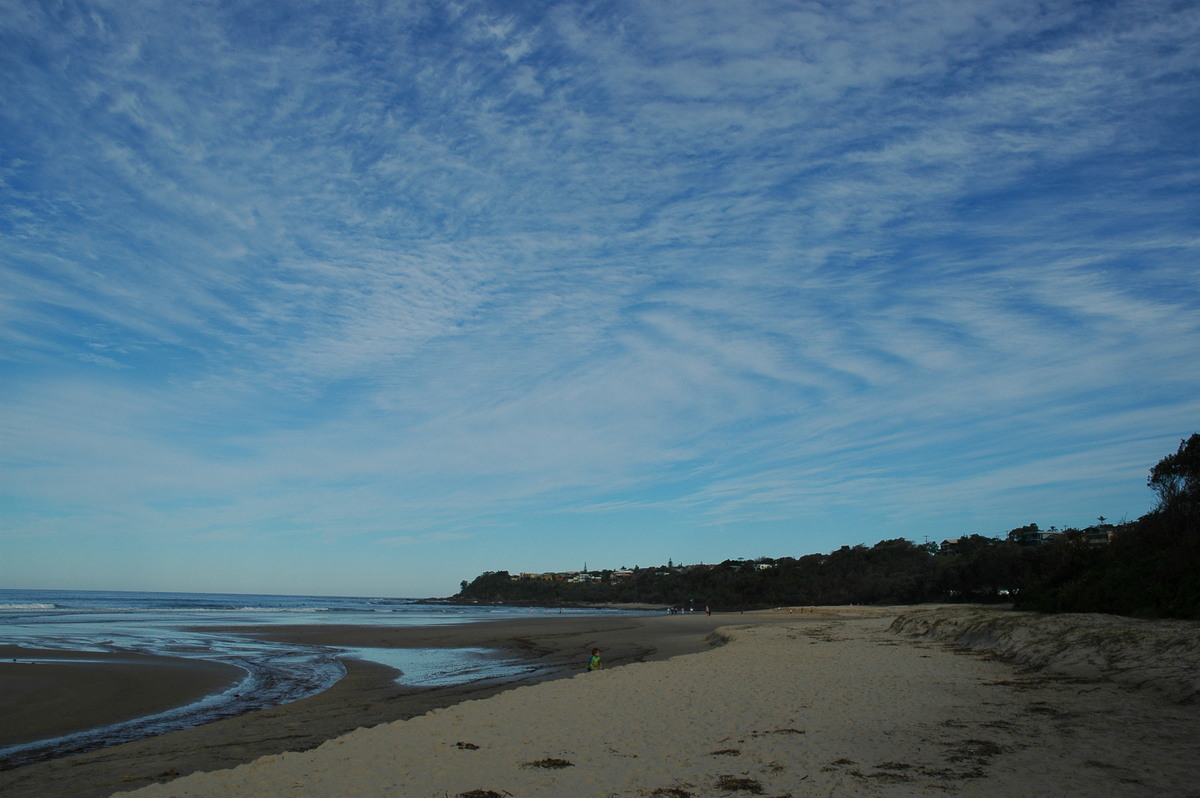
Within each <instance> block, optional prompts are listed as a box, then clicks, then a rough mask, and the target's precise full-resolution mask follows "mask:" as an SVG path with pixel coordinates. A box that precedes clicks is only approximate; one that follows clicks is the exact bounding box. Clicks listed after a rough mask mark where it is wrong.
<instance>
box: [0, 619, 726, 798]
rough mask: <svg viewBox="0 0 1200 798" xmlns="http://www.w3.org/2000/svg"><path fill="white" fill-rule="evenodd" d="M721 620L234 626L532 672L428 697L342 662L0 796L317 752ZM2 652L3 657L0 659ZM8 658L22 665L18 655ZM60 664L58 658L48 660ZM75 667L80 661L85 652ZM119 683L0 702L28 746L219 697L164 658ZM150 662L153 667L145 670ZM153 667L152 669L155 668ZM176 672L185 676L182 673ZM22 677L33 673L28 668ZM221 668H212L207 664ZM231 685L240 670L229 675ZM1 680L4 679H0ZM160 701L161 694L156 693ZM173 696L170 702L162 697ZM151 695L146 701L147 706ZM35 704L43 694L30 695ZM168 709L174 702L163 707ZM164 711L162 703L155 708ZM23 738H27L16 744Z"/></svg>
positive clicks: (656, 647) (88, 794)
mask: <svg viewBox="0 0 1200 798" xmlns="http://www.w3.org/2000/svg"><path fill="white" fill-rule="evenodd" d="M730 617H737V616H725V617H724V620H722V619H721V618H720V617H717V616H714V617H711V618H709V617H705V616H703V615H686V616H670V617H668V616H611V615H609V616H597V617H580V616H561V617H560V616H543V615H536V616H531V617H529V618H528V619H518V620H504V621H487V622H480V623H465V624H452V625H446V626H436V627H395V628H389V627H384V626H320V625H316V626H270V627H238V628H232V627H231V628H228V629H226V630H225V631H230V632H236V633H238V634H244V635H247V636H251V637H258V638H261V639H269V640H279V641H284V642H295V643H298V644H301V643H303V644H322V645H331V646H346V647H382V648H388V647H397V648H404V647H411V648H436V647H447V648H457V647H481V648H495V649H498V650H500V651H502V652H504V653H505V655H516V656H523V657H526V658H528V659H529V661H530V664H531V667H533V668H534V670H533V671H532V672H531V673H530V674H529V675H527V676H524V677H522V678H520V679H517V680H512V679H509V680H484V681H479V682H472V683H468V684H464V685H452V686H448V687H440V688H412V687H405V686H403V685H401V684H399V683H397V681H396V676H397V674H396V672H395V671H394V670H392V669H391V668H388V667H385V666H383V665H379V664H376V663H371V662H362V661H356V660H347V661H346V667H347V674H346V676H345V677H344V678H343V679H342V680H341V681H339V682H338V683H337V684H335V685H334V686H333V687H331V688H330V689H328V690H326V691H324V692H322V693H320V694H318V695H315V696H312V697H310V698H306V699H303V700H300V701H296V702H293V703H290V704H286V705H284V706H280V707H274V708H270V709H265V710H261V711H258V712H253V713H249V714H247V715H242V716H240V717H236V718H229V719H226V720H221V721H217V722H214V723H209V724H205V725H203V726H198V727H194V728H191V729H185V730H182V731H178V732H172V733H169V734H163V735H160V736H157V737H152V738H149V739H146V740H140V741H137V742H131V743H125V744H122V745H116V746H112V747H109V748H106V749H102V750H99V751H93V752H90V753H86V754H80V755H77V756H71V757H65V758H62V759H57V760H53V761H49V762H42V763H38V764H33V765H27V766H24V767H20V768H16V769H14V770H8V771H0V794H2V795H4V796H5V798H25V797H26V796H27V797H28V798H35V797H36V798H45V796H58V795H61V796H79V797H80V798H94V797H95V796H108V795H111V794H112V793H114V792H116V791H118V790H129V789H133V788H134V787H137V786H141V785H145V784H148V783H152V782H155V781H167V780H170V779H172V778H174V777H176V776H177V775H179V774H187V773H191V772H194V771H197V770H214V769H217V768H226V767H233V766H235V765H238V764H242V763H244V762H250V761H252V760H254V759H256V758H257V757H260V756H263V755H267V754H277V753H282V752H284V751H303V750H308V749H311V748H314V747H316V746H319V745H320V744H322V743H323V742H325V741H326V740H330V739H333V738H335V737H337V736H339V735H341V734H345V733H346V732H349V731H353V730H354V729H357V728H360V727H369V726H375V725H378V724H382V723H387V722H391V721H395V720H400V719H404V718H411V717H414V716H417V715H421V714H423V713H425V712H428V711H430V710H432V709H436V708H439V707H448V706H452V705H454V704H456V703H459V702H461V701H464V700H468V699H475V698H484V697H487V696H490V695H494V694H496V693H498V692H501V691H503V690H505V689H508V688H509V687H511V686H512V685H513V684H522V683H534V682H538V681H544V680H546V679H551V678H555V677H561V676H566V675H571V674H574V673H577V672H579V671H580V670H582V669H583V666H584V663H585V661H586V655H587V652H590V651H591V649H592V648H593V647H599V648H602V649H603V650H604V659H605V662H606V664H607V665H608V666H609V667H616V666H619V665H622V664H627V663H631V662H642V661H650V660H657V659H665V658H667V657H672V656H675V655H677V654H682V653H687V652H694V651H700V650H703V649H705V648H708V647H709V646H710V645H711V641H710V640H709V637H710V635H711V633H712V631H713V630H714V629H716V628H717V627H718V626H720V625H721V624H722V623H728V621H729V618H730ZM0 651H4V649H0ZM14 651H21V652H22V653H20V654H10V658H11V656H25V657H28V656H30V655H29V653H28V650H17V649H14ZM55 653H56V654H59V655H68V656H69V652H55ZM79 656H81V657H88V658H91V657H93V656H94V655H92V654H82V655H79ZM146 659H147V662H145V663H142V665H144V667H138V668H135V669H134V670H130V671H128V672H126V673H125V674H124V675H123V676H122V671H121V668H120V667H118V666H117V665H116V664H113V665H112V668H113V670H112V671H111V672H109V673H107V674H104V675H101V672H100V671H97V670H96V668H95V666H93V665H84V664H80V665H78V666H73V667H72V668H71V669H70V670H69V671H68V670H63V671H62V672H61V673H60V674H59V676H60V678H59V682H58V684H59V688H60V689H61V690H63V692H64V695H65V694H67V693H70V694H71V695H73V696H77V697H79V696H87V700H82V701H78V702H75V701H70V700H64V701H61V702H56V703H55V710H54V711H51V712H47V711H43V709H44V708H45V706H46V705H45V704H42V703H40V702H38V701H36V700H34V699H33V697H32V696H30V698H29V699H26V700H23V699H22V698H21V696H20V695H19V693H18V691H17V690H15V689H14V690H9V689H8V688H9V686H10V684H11V685H12V686H13V687H14V688H15V687H16V686H17V685H18V682H17V681H12V682H9V681H8V678H9V677H8V676H5V671H4V670H3V669H0V692H3V694H4V695H6V696H9V699H7V700H8V701H9V702H10V703H11V706H12V709H13V711H14V713H18V714H19V715H20V717H23V718H26V719H29V718H40V721H39V723H40V725H39V726H38V728H37V730H36V732H34V736H43V735H49V734H62V733H66V732H68V731H75V730H79V729H83V728H91V727H93V726H94V725H96V723H97V720H99V721H100V722H107V721H106V720H105V719H108V718H113V719H122V720H123V719H127V718H128V717H131V716H133V717H136V716H137V715H138V713H137V712H136V711H134V710H132V709H131V708H133V707H138V706H141V707H148V706H153V707H154V710H153V711H157V710H158V709H163V708H166V707H167V706H171V705H178V704H182V703H187V702H188V701H191V700H194V699H195V698H197V697H199V696H202V695H204V694H206V693H207V692H212V691H215V690H217V689H220V688H222V687H223V684H218V683H217V682H214V681H212V676H213V675H216V674H217V671H207V672H206V669H205V668H204V667H195V666H197V665H200V666H202V665H204V664H203V663H199V664H198V663H194V662H193V661H189V660H174V659H172V658H146ZM151 660H162V661H161V662H157V661H156V662H151ZM158 666H162V667H161V668H160V669H158V670H156V668H157V667H158ZM188 666H193V667H191V668H189V667H188ZM29 667H30V668H43V667H46V666H42V665H31V666H29ZM214 667H218V668H220V667H223V666H214ZM233 670H234V671H236V673H237V674H238V675H239V676H240V671H237V670H236V669H233ZM10 675H12V674H11V673H10ZM98 679H99V680H101V681H103V680H105V679H117V680H118V682H119V689H115V690H113V689H106V690H95V689H94V688H93V685H94V684H96V683H97V682H96V680H98ZM164 691H165V692H164ZM170 691H174V693H173V694H172V693H170ZM151 697H154V699H155V700H154V701H151V700H150V698H151ZM42 698H43V699H44V698H46V693H43V694H42ZM172 701H175V702H177V703H175V704H172V703H171V702H172ZM162 702H165V705H164V704H163V703H162ZM18 714H14V715H13V716H12V718H11V719H10V718H8V717H5V716H4V715H0V727H2V728H5V729H11V730H12V731H11V732H10V733H11V734H13V735H14V736H16V732H17V731H19V730H20V728H22V727H23V726H24V725H25V722H24V721H21V722H18V721H16V720H15V719H16V718H17V717H18ZM31 731H33V730H32V729H27V730H26V731H25V735H26V736H28V735H29V733H30V732H31Z"/></svg>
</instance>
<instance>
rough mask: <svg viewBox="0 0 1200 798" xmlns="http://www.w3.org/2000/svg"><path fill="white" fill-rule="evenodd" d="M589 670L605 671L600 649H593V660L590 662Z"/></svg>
mask: <svg viewBox="0 0 1200 798" xmlns="http://www.w3.org/2000/svg"><path fill="white" fill-rule="evenodd" d="M587 669H588V670H589V671H602V670H604V663H602V662H601V661H600V649H598V648H593V649H592V658H591V659H589V660H588V664H587Z"/></svg>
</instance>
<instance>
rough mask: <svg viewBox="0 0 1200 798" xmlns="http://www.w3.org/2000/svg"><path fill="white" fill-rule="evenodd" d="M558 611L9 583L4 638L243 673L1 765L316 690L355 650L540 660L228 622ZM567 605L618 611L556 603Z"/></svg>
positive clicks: (428, 679)
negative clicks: (182, 702) (263, 631)
mask: <svg viewBox="0 0 1200 798" xmlns="http://www.w3.org/2000/svg"><path fill="white" fill-rule="evenodd" d="M548 612H551V611H550V610H537V609H534V610H531V609H529V608H518V607H495V606H470V605H468V606H463V605H454V604H446V603H438V602H430V601H421V600H417V599H406V598H369V597H333V596H271V595H253V594H246V595H240V594H222V593H139V592H108V591H78V590H65V591H63V590H55V591H47V590H0V641H2V642H4V643H5V644H11V645H17V646H22V647H26V648H43V649H66V650H71V651H83V652H87V651H104V652H124V653H136V654H157V655H165V656H173V657H185V658H191V659H202V660H210V661H213V662H223V663H227V664H230V665H235V666H237V667H239V668H241V669H242V670H243V671H244V672H245V674H246V675H245V677H244V678H243V680H242V681H241V683H239V684H237V685H235V686H234V687H232V688H230V689H229V690H227V691H225V692H224V693H221V694H219V695H213V696H209V697H207V698H205V699H204V700H202V701H200V702H197V703H195V704H191V705H189V706H186V707H180V708H177V709H173V710H170V711H168V712H163V713H159V714H157V715H153V716H149V717H146V718H140V719H138V720H136V721H131V722H128V723H122V724H117V725H115V726H110V727H106V728H104V729H97V730H93V731H91V732H85V733H82V734H76V735H69V736H68V737H61V738H55V739H53V740H43V741H39V742H36V743H30V744H25V745H19V746H10V747H8V748H0V769H7V768H11V767H16V766H18V765H21V764H27V763H29V762H33V761H37V760H39V759H44V758H47V757H48V756H62V755H64V754H67V753H77V752H80V751H86V750H90V749H93V748H97V747H100V746H101V745H113V744H116V743H120V742H128V741H130V740H136V739H141V738H144V737H148V736H151V735H154V734H162V733H165V732H168V731H175V730H178V729H182V728H187V727H189V726H194V725H198V724H200V723H208V722H210V721H213V720H218V719H220V718H225V717H232V716H235V715H240V714H243V713H246V712H251V711H254V710H258V709H264V708H266V707H271V706H278V705H280V704H284V703H288V702H291V701H295V700H298V699H300V698H305V697H307V696H310V695H315V694H316V693H319V692H321V691H322V690H324V689H326V688H328V687H330V686H332V685H333V684H334V683H335V682H337V681H338V679H340V678H341V677H342V676H343V675H344V674H345V672H346V671H345V665H344V664H343V660H344V659H346V658H348V657H354V658H359V659H367V660H372V661H376V662H381V663H383V664H385V665H388V666H389V667H392V668H395V669H396V670H397V671H398V672H399V676H398V677H397V678H398V681H400V682H401V683H403V684H406V685H412V686H417V687H436V686H444V685H451V684H457V683H461V682H467V681H473V680H478V679H489V678H511V677H516V676H519V675H521V674H523V673H525V672H527V671H529V670H530V669H531V668H532V667H533V666H531V665H529V664H528V663H527V662H524V661H522V660H519V659H513V658H507V657H503V656H500V655H498V654H497V653H496V652H494V651H489V650H486V649H479V648H464V649H383V648H349V647H337V646H317V645H308V646H306V645H297V644H294V643H278V642H271V641H266V640H254V639H251V638H247V637H241V636H238V635H233V634H228V633H224V632H222V631H220V628H221V627H227V626H267V625H314V624H349V625H386V626H434V625H440V624H452V623H465V622H470V621H479V620H494V619H503V618H517V617H527V616H529V615H530V614H541V613H548ZM552 612H553V613H554V614H555V615H558V614H570V615H585V614H586V615H596V614H604V613H613V612H615V611H612V610H598V609H563V610H558V609H555V610H553V611H552Z"/></svg>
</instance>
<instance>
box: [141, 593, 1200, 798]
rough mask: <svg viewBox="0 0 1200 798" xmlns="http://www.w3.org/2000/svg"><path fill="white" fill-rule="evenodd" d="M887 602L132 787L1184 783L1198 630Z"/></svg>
mask: <svg viewBox="0 0 1200 798" xmlns="http://www.w3.org/2000/svg"><path fill="white" fill-rule="evenodd" d="M897 614H898V613H897V612H889V611H883V610H857V609H845V610H842V611H822V612H818V613H811V614H809V613H806V614H800V613H793V614H788V613H774V614H767V615H761V616H758V615H756V616H750V615H747V616H745V618H744V619H743V618H738V617H736V616H726V617H725V618H724V619H721V620H722V621H723V622H724V623H726V624H728V625H727V626H725V627H724V628H723V630H722V634H723V635H724V636H725V637H727V638H728V643H727V644H726V645H723V646H720V647H718V648H714V649H711V650H708V651H703V652H700V653H692V654H687V655H683V656H677V657H674V658H671V659H666V660H663V659H658V660H655V661H648V662H639V663H635V664H630V665H627V666H625V667H620V668H615V669H608V670H605V671H602V672H599V673H589V674H583V673H580V674H577V675H575V676H573V677H571V678H565V679H559V680H554V681H545V682H541V683H538V684H533V685H528V686H523V687H518V688H515V689H511V690H507V691H504V692H501V693H499V694H497V695H493V696H490V697H488V698H486V699H485V700H471V701H466V702H464V703H460V704H457V705H454V706H449V707H446V708H442V709H437V710H434V711H431V712H428V713H426V714H424V715H421V716H418V717H414V718H412V719H409V720H404V721H398V722H393V723H389V724H384V725H380V726H376V727H374V728H364V729H359V730H357V731H354V732H352V733H349V734H346V735H344V736H341V737H338V738H337V739H333V740H330V741H329V742H326V743H325V744H324V745H321V746H320V747H319V748H317V749H315V750H311V751H307V752H304V753H285V754H282V755H271V756H266V757H262V758H260V759H257V760H255V761H253V762H250V763H248V764H245V765H242V766H240V767H237V768H233V769H230V770H222V771H216V772H211V773H196V774H193V775H191V776H188V777H185V778H180V779H177V780H175V781H172V782H169V783H166V784H159V785H153V786H149V787H146V788H143V789H141V790H138V791H137V792H134V793H132V795H133V796H137V798H155V797H160V798H165V797H166V796H178V798H185V797H186V796H346V797H347V798H351V797H352V796H372V798H374V797H375V796H458V795H465V796H481V797H482V796H492V795H496V796H513V797H514V798H524V796H689V795H694V796H728V795H739V794H744V795H752V794H761V795H773V796H782V795H791V796H808V795H889V796H891V795H896V796H900V795H963V796H967V795H969V796H1024V795H1069V796H1074V795H1079V796H1083V795H1087V796H1145V795H1168V796H1195V795H1200V712H1198V708H1197V704H1196V703H1195V696H1196V692H1195V686H1196V679H1197V662H1198V656H1197V655H1198V654H1200V625H1197V624H1166V625H1163V624H1156V623H1153V622H1145V621H1135V620H1130V619H1107V618H1101V619H1100V623H1099V624H1098V625H1097V624H1094V623H1091V622H1089V621H1088V620H1086V619H1081V618H1080V617H1079V616H1072V617H1065V618H1064V617H1057V618H1043V617H1041V616H1029V615H1025V614H1013V613H1003V612H999V611H985V610H976V609H970V610H963V609H940V610H929V611H918V612H915V613H904V614H903V615H902V616H901V617H900V619H899V620H897ZM1089 617H1091V616H1089ZM751 620H753V621H755V622H754V623H745V622H743V621H751ZM766 620H771V621H774V622H773V623H759V621H766ZM893 621H896V623H895V624H893ZM1112 640H1116V641H1117V644H1115V645H1109V642H1107V641H1112ZM969 646H977V647H978V648H977V649H971V648H969ZM1106 646H1107V650H1106ZM1147 651H1148V652H1149V653H1145V652H1147ZM1047 652H1049V653H1047ZM1055 652H1057V653H1055ZM1027 655H1028V656H1027ZM1002 656H1006V657H1010V658H1012V659H1015V660H1017V661H1016V662H1011V661H1005V660H1002V659H1001V657H1002ZM1022 658H1025V659H1027V660H1028V663H1027V664H1026V663H1022V662H1020V660H1021V659H1022ZM1168 659H1169V661H1167V660H1168ZM1138 662H1142V663H1150V662H1152V663H1157V666H1156V670H1155V673H1154V674H1153V676H1152V678H1148V679H1140V678H1138V677H1134V678H1132V679H1130V678H1124V677H1128V676H1129V672H1130V670H1131V669H1134V668H1137V667H1140V666H1137V665H1132V664H1131V663H1138ZM1031 664H1032V665H1036V666H1038V667H1037V669H1031V667H1030V665H1031ZM1056 667H1064V668H1065V671H1066V672H1062V673H1060V672H1058V671H1055V670H1053V669H1054V668H1056ZM1122 674H1124V677H1122Z"/></svg>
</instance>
